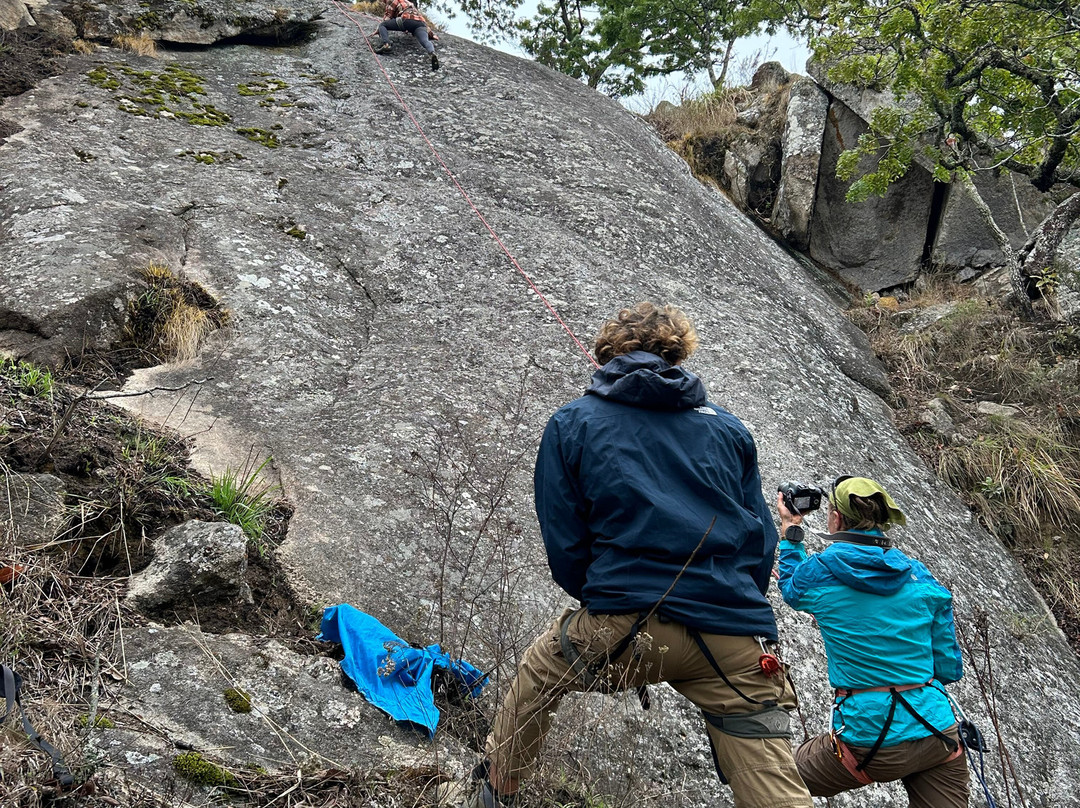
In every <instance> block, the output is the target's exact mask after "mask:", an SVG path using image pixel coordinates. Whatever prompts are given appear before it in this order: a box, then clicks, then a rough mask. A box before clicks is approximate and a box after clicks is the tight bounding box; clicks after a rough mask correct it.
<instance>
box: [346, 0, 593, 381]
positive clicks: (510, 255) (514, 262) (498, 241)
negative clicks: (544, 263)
mask: <svg viewBox="0 0 1080 808" xmlns="http://www.w3.org/2000/svg"><path fill="white" fill-rule="evenodd" d="M334 5H335V6H336V7H337V9H338V11H340V12H341V14H342V15H343V16H344V17H345V18H346V19H348V20H349V21H350V22H352V23H353V24H354V25H355V26H356V27H357V29H358V30H359V31H360V35H361V37H362V38H363V40H364V42H365V43H366V44H367V46H368V50H369V51H371V55H372V56H374V57H375V62H376V64H378V66H379V70H381V71H382V74H383V76H384V77H385V78H386V81H387V83H388V84H389V85H390V89H391V90H393V91H394V95H396V96H397V99H398V101H400V102H401V106H402V108H403V109H404V110H405V114H406V115H408V116H409V120H411V121H412V123H413V126H415V127H416V131H417V132H419V133H420V137H422V138H423V139H424V142H425V143H426V144H427V146H428V148H429V149H430V150H431V153H432V155H434V157H435V159H436V160H437V161H438V163H439V165H441V166H442V169H443V171H444V172H445V173H446V176H447V177H449V179H450V182H452V183H453V184H454V187H455V188H457V189H458V192H459V193H460V194H461V196H462V198H463V199H464V200H465V202H466V203H467V204H468V206H469V207H470V208H472V211H473V213H475V214H476V217H477V218H478V219H479V220H480V223H481V224H483V225H484V227H485V228H486V229H487V231H488V233H489V234H490V235H491V238H492V239H494V240H495V243H496V244H498V245H499V247H500V248H501V249H502V251H503V252H504V253H505V254H506V257H507V258H508V259H509V260H510V263H511V264H512V265H513V267H514V269H516V270H517V271H518V272H519V273H520V274H521V277H523V278H524V279H525V282H526V283H527V284H528V285H529V288H530V289H531V290H532V291H533V292H534V293H535V294H536V296H537V297H538V298H540V301H541V302H542V303H543V304H544V306H545V307H546V308H547V310H548V311H549V312H551V315H552V316H553V317H554V318H555V319H556V320H557V321H558V323H559V325H561V326H562V327H563V330H564V331H566V333H567V334H569V335H570V338H571V339H572V340H573V341H574V343H575V344H576V345H577V346H578V348H580V349H581V352H582V353H583V354H585V358H586V359H588V360H589V362H591V363H592V365H593V367H594V368H596V369H597V370H599V369H600V363H599V362H597V361H596V360H595V359H594V358H593V356H592V354H590V353H589V349H588V348H586V347H585V345H584V344H583V343H582V342H581V340H580V339H578V337H577V335H576V334H574V332H573V331H572V330H571V329H570V326H568V325H567V324H566V322H565V321H564V320H563V318H562V317H560V316H559V312H557V311H556V310H555V307H554V306H553V305H551V303H550V302H549V301H548V299H547V298H546V297H545V296H544V293H543V292H541V291H540V289H539V288H538V287H537V285H536V283H535V282H534V281H533V279H532V278H531V277H530V276H529V274H528V273H527V272H526V271H525V270H524V269H522V268H521V264H519V263H518V261H517V259H516V258H515V257H514V255H513V253H511V252H510V250H509V249H508V248H507V246H506V245H505V244H504V243H503V240H502V239H501V238H499V235H498V233H496V232H495V229H494V228H493V227H492V226H491V225H490V224H488V220H487V219H486V218H485V217H484V214H483V213H481V212H480V209H479V208H478V207H477V206H476V204H475V203H474V202H473V201H472V198H471V197H470V196H469V194H468V192H467V191H466V190H465V189H464V188H463V187H462V186H461V183H459V182H458V180H457V177H456V176H454V172H453V171H451V170H450V167H449V166H448V165H447V164H446V162H445V161H444V160H443V158H442V155H441V154H439V150H438V149H436V148H435V144H433V143H432V142H431V139H430V138H429V137H428V136H427V133H426V132H425V131H424V127H422V126H421V125H420V122H419V121H418V120H417V119H416V116H415V115H413V113H412V110H411V109H410V108H409V105H408V103H406V101H405V99H404V98H403V97H402V95H401V93H400V92H399V91H398V88H397V85H395V84H394V80H393V79H391V78H390V74H389V73H387V72H386V68H385V67H383V63H382V60H381V59H379V57H378V55H376V53H375V49H374V47H373V46H372V44H371V42H370V41H369V40H368V38H367V37H366V36H364V29H363V27H362V26H361V25H360V22H359V20H357V19H356V18H355V17H354V16H352V15H351V14H349V12H348V11H346V10H345V6H344V5H343V4H342V3H341V2H340V0H334Z"/></svg>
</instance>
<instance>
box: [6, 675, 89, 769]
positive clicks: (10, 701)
mask: <svg viewBox="0 0 1080 808" xmlns="http://www.w3.org/2000/svg"><path fill="white" fill-rule="evenodd" d="M0 683H2V684H3V687H4V689H3V692H2V693H0V695H2V696H3V698H4V714H3V715H2V716H0V724H3V723H4V722H5V721H7V719H8V717H9V716H11V715H13V714H14V712H15V708H16V707H18V708H19V716H20V717H21V718H22V727H23V731H24V732H25V733H26V735H27V737H28V738H29V739H30V743H32V744H33V745H34V746H35V747H37V748H38V749H40V750H41V751H42V752H44V753H45V754H46V755H48V756H49V757H51V758H52V771H53V776H54V777H55V778H56V781H57V782H58V783H59V784H60V787H61V789H68V788H71V786H73V785H74V784H75V778H74V777H73V776H72V774H71V772H70V771H69V770H68V767H67V766H66V765H65V764H64V759H63V758H62V757H61V756H60V753H59V752H57V751H56V749H55V748H54V747H53V745H52V744H50V743H49V742H48V741H46V740H45V739H44V738H42V737H41V734H40V733H39V732H38V731H37V730H36V729H34V727H33V725H32V724H31V723H30V721H29V720H28V719H27V717H26V709H25V708H24V707H23V704H22V698H21V697H20V695H19V691H20V690H21V689H22V677H21V676H19V674H17V673H15V671H14V670H12V669H11V668H10V667H8V666H7V665H0Z"/></svg>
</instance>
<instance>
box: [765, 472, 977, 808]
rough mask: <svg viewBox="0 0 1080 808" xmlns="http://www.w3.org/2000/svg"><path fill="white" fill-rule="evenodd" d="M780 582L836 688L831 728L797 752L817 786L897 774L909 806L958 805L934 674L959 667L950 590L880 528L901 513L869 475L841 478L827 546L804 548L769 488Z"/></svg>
mask: <svg viewBox="0 0 1080 808" xmlns="http://www.w3.org/2000/svg"><path fill="white" fill-rule="evenodd" d="M777 507H778V509H779V511H780V522H781V528H782V531H783V534H784V540H783V541H781V542H780V591H781V592H782V594H783V596H784V601H785V602H786V603H787V604H788V605H789V606H791V607H793V608H795V609H798V610H799V611H804V612H809V613H810V614H812V615H813V616H814V618H815V620H816V622H817V625H818V628H819V629H820V630H821V636H822V639H823V640H824V641H825V652H826V655H827V656H828V665H829V684H830V685H832V687H833V688H835V695H834V701H833V708H832V722H831V728H830V732H828V733H826V734H824V735H820V736H818V737H817V738H813V739H811V740H809V741H807V742H806V743H804V744H802V745H801V746H800V747H799V748H798V749H797V750H796V752H795V760H796V762H797V763H798V766H799V773H800V774H801V775H802V777H803V779H804V780H805V781H806V784H807V786H808V787H809V788H810V793H811V794H813V795H814V796H817V797H831V796H833V795H835V794H839V793H840V792H841V791H848V790H850V789H853V788H859V787H860V786H864V785H867V784H869V783H871V782H875V781H876V782H884V781H890V780H901V781H902V782H903V784H904V786H905V788H906V789H907V792H908V798H909V800H910V805H911V807H912V808H963V806H966V805H967V804H968V773H967V765H966V761H965V759H964V756H963V754H962V750H961V746H960V739H959V736H958V734H957V725H956V719H955V717H954V715H953V711H952V706H951V705H950V703H949V699H948V697H947V696H946V694H945V691H944V688H943V685H945V684H948V683H950V682H955V681H957V680H958V679H960V677H961V676H963V673H964V669H963V662H962V660H961V656H960V647H959V646H958V644H957V642H956V633H955V629H954V626H953V614H952V595H951V594H950V593H949V590H947V589H946V588H945V587H943V586H942V585H941V584H939V583H938V582H937V581H936V580H934V576H933V575H931V574H930V571H929V570H927V568H926V567H925V566H923V565H922V564H921V563H919V562H918V561H916V560H915V559H913V558H909V557H908V556H907V555H905V554H904V553H902V552H901V551H900V550H898V549H896V548H895V547H894V546H893V544H892V541H891V540H890V537H889V536H887V535H886V531H887V530H888V529H889V528H890V527H892V526H893V525H903V524H906V522H907V519H906V517H905V516H904V514H903V512H902V511H901V510H900V509H899V508H898V507H897V505H896V503H895V502H894V501H893V499H892V497H890V496H889V494H888V492H887V491H886V490H885V489H884V488H883V487H882V486H881V485H880V484H878V483H877V482H875V481H874V480H871V479H869V478H866V477H840V478H838V479H837V481H836V483H835V484H834V485H833V491H832V493H831V494H830V496H829V504H828V530H829V535H828V536H827V537H826V538H828V539H829V540H830V542H831V543H830V544H829V545H828V547H826V548H825V549H823V550H822V551H821V552H818V553H813V554H810V553H808V552H807V550H806V545H805V543H804V541H803V539H804V537H805V534H804V532H803V528H802V515H801V514H795V513H792V512H791V511H790V510H789V509H788V508H787V507H786V506H785V503H784V498H783V496H779V497H777Z"/></svg>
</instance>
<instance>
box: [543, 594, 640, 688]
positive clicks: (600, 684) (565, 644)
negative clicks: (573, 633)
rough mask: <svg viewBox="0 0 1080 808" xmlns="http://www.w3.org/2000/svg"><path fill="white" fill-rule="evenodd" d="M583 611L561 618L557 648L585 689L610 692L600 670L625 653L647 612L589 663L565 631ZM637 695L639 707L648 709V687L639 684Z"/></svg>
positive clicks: (638, 631)
mask: <svg viewBox="0 0 1080 808" xmlns="http://www.w3.org/2000/svg"><path fill="white" fill-rule="evenodd" d="M583 611H584V609H578V610H577V611H575V612H574V613H573V614H571V615H570V616H569V617H567V618H566V619H565V620H563V622H562V626H561V627H560V628H559V649H560V650H561V651H562V655H563V659H565V660H566V664H567V665H569V666H570V670H571V671H573V672H574V674H575V675H577V676H580V677H581V679H582V681H583V682H584V683H585V688H586V689H587V690H597V691H599V692H601V693H610V692H611V691H612V688H611V687H610V686H609V685H608V684H607V683H606V682H604V681H603V680H602V679H601V678H600V672H601V671H602V670H603V669H604V668H606V667H608V666H609V665H611V663H612V662H614V661H615V660H616V659H618V658H619V657H621V656H622V655H623V654H624V653H626V649H628V648H629V647H630V644H631V643H632V642H633V641H634V639H635V638H636V637H637V635H638V634H639V633H640V632H641V626H642V624H643V623H644V622H645V620H646V618H647V613H646V612H642V613H641V614H639V615H638V617H637V620H635V621H634V622H633V624H632V625H631V626H630V631H629V632H627V634H626V636H625V637H623V638H622V639H621V640H619V641H618V642H617V643H616V644H615V645H614V647H612V648H611V649H609V650H608V651H607V652H606V653H605V654H604V655H603V656H602V657H600V658H599V659H597V660H595V661H593V662H591V663H586V662H585V660H584V658H583V657H582V656H581V652H580V651H578V649H577V646H576V645H574V643H573V641H572V640H571V639H570V636H569V634H568V633H567V632H568V631H569V628H570V622H571V621H573V620H575V619H577V617H578V615H580V614H581V613H582V612H583ZM616 689H617V688H616ZM637 696H638V701H640V702H641V709H643V710H648V709H649V708H650V707H651V706H652V700H651V699H650V698H649V689H648V688H647V687H646V686H645V685H640V686H639V687H638V688H637Z"/></svg>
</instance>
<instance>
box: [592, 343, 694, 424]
mask: <svg viewBox="0 0 1080 808" xmlns="http://www.w3.org/2000/svg"><path fill="white" fill-rule="evenodd" d="M585 392H586V393H591V394H592V395H595V396H600V398H604V399H607V400H608V401H617V402H619V403H621V404H629V405H631V406H634V407H642V408H644V409H650V410H688V409H692V408H693V407H700V406H701V405H703V404H704V403H705V400H706V398H705V385H703V384H702V383H701V379H699V378H698V377H697V376H695V375H694V374H693V373H691V372H690V371H688V370H684V369H683V368H681V367H679V366H678V365H672V364H669V363H668V362H666V361H664V360H663V359H661V358H660V357H659V356H657V355H656V354H651V353H648V352H646V351H631V352H630V353H628V354H622V355H621V356H616V357H615V358H614V359H612V360H611V361H610V362H608V363H607V364H606V365H604V366H603V367H602V368H600V369H599V370H598V371H596V372H595V373H593V378H592V385H591V386H590V387H589V389H588V390H586V391H585Z"/></svg>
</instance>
